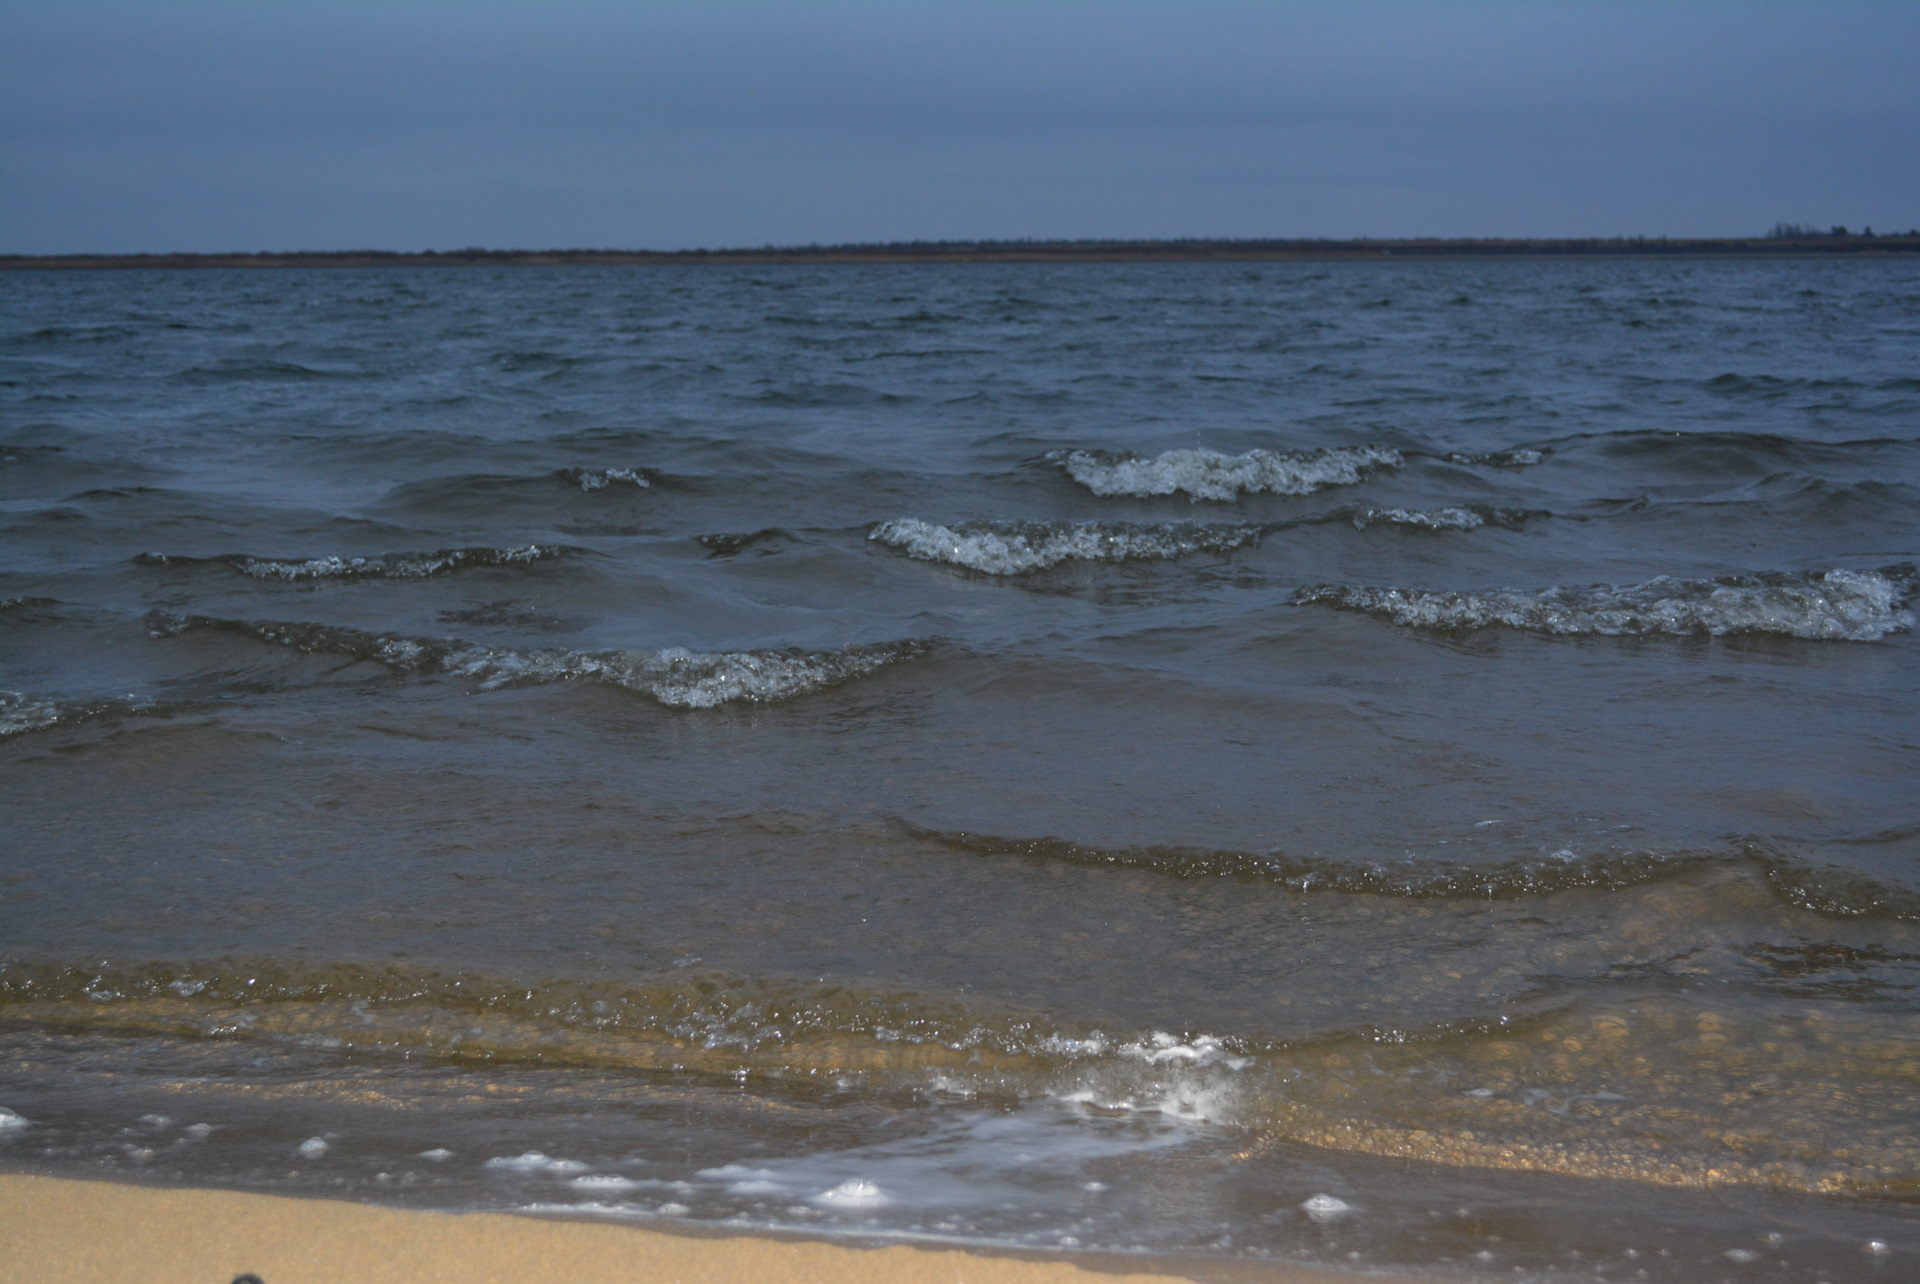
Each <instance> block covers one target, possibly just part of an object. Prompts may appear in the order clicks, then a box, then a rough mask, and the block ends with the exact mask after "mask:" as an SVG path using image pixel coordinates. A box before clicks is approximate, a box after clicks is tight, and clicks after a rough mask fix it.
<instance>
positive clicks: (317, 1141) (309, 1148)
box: [294, 1137, 332, 1159]
mask: <svg viewBox="0 0 1920 1284" xmlns="http://www.w3.org/2000/svg"><path fill="white" fill-rule="evenodd" d="M294 1149H295V1150H296V1151H297V1152H298V1153H299V1155H300V1157H301V1158H302V1159H318V1158H320V1156H322V1155H324V1154H326V1153H327V1151H328V1150H330V1149H332V1147H330V1146H328V1145H327V1139H326V1138H325V1137H309V1138H307V1139H306V1140H305V1141H303V1142H301V1143H300V1144H299V1145H298V1146H296V1147H294Z"/></svg>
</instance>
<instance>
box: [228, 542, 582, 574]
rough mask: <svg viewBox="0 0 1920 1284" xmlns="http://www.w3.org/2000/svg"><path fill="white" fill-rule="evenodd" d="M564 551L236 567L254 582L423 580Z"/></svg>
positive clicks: (531, 548) (258, 561)
mask: <svg viewBox="0 0 1920 1284" xmlns="http://www.w3.org/2000/svg"><path fill="white" fill-rule="evenodd" d="M562 551H563V550H561V549H557V548H550V547H549V548H543V547H541V546H540V545H538V544H529V545H527V546H526V547H525V548H452V549H444V550H442V551H440V552H436V553H387V554H383V555H381V556H378V557H340V556H329V557H309V558H306V559H305V560H303V561H297V562H278V561H270V560H267V559H265V558H254V557H248V558H242V559H240V560H239V561H237V562H236V563H235V565H236V566H237V567H238V568H239V569H240V571H241V572H242V573H244V574H247V575H251V576H252V577H253V578H255V579H257V580H335V579H367V578H385V579H399V580H411V579H426V578H427V577H429V576H433V575H440V574H444V573H445V572H447V571H455V570H459V569H460V568H462V567H466V566H518V565H525V564H527V563H530V562H537V561H541V560H543V559H545V558H550V557H558V556H559V555H560V554H561V552H562Z"/></svg>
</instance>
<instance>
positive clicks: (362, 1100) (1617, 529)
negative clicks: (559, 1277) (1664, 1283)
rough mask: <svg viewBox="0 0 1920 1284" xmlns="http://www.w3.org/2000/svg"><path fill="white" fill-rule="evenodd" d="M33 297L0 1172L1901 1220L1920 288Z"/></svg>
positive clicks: (1906, 1110) (1523, 1259)
mask: <svg viewBox="0 0 1920 1284" xmlns="http://www.w3.org/2000/svg"><path fill="white" fill-rule="evenodd" d="M0 300H4V319H3V320H0V405H3V406H4V436H3V437H0V443H3V445H0V690H3V691H4V694H0V833H4V835H5V842H4V856H0V958H3V959H4V963H3V965H0V1106H4V1107H5V1108H6V1109H7V1110H9V1111H11V1112H12V1113H11V1114H7V1115H0V1163H5V1164H6V1165H9V1166H11V1167H14V1168H16V1169H23V1170H28V1171H44V1172H56V1173H63V1174H72V1175H86V1174H94V1175H116V1176H125V1177H138V1178H141V1179H147V1180H163V1181H187V1182H199V1183H209V1184H217V1185H231V1186H240V1187H247V1188H257V1189H268V1190H291V1191H304V1192H325V1193H331V1194H339V1193H343V1192H345V1193H350V1194H352V1195H355V1196H357V1197H361V1198H365V1199H369V1200H376V1201H381V1202H393V1203H406V1204H416V1205H423V1206H434V1207H460V1208H468V1207H504V1208H540V1209H548V1210H576V1211H582V1212H588V1213H593V1214H597V1215H604V1216H610V1217H626V1218H632V1219H638V1220H645V1221H650V1222H658V1221H660V1220H661V1219H669V1220H671V1219H691V1220H693V1221H697V1222H707V1223H720V1224H725V1225H745V1226H760V1227H784V1228H800V1229H805V1230H809V1231H815V1232H824V1233H844V1234H858V1235H867V1236H903V1237H925V1238H928V1239H945V1240H950V1241H958V1242H986V1243H994V1244H1001V1245H1008V1246H1020V1247H1029V1248H1031V1247H1040V1248H1049V1247H1053V1248H1068V1249H1076V1248H1077V1249H1082V1250H1097V1249H1098V1250H1107V1249H1111V1250H1121V1251H1149V1252H1161V1253H1174V1254H1184V1255H1188V1256H1189V1257H1192V1256H1198V1257H1202V1258H1222V1259H1231V1258H1248V1257H1252V1258H1274V1259H1290V1260H1301V1261H1320V1262H1325V1263H1329V1264H1333V1265H1343V1266H1353V1267H1355V1268H1358V1269H1367V1268H1376V1267H1381V1266H1385V1265H1394V1264H1398V1265H1411V1266H1417V1267H1431V1268H1436V1269H1439V1270H1441V1271H1442V1272H1452V1273H1456V1274H1463V1275H1466V1276H1474V1275H1485V1276H1487V1277H1490V1278H1491V1277H1497V1278H1514V1277H1515V1272H1516V1271H1518V1272H1519V1273H1520V1274H1521V1275H1523V1276H1524V1275H1539V1274H1546V1273H1557V1274H1558V1275H1561V1276H1565V1277H1569V1278H1582V1277H1599V1278H1608V1279H1639V1278H1648V1279H1667V1280H1676V1281H1679V1280H1697V1279H1705V1278H1715V1279H1718V1278H1723V1277H1726V1278H1744V1277H1746V1276H1748V1275H1752V1276H1754V1277H1755V1278H1759V1277H1762V1276H1764V1277H1765V1278H1770V1279H1805V1280H1815V1279H1820V1280H1833V1281H1839V1280H1846V1279H1860V1280H1883V1279H1893V1278H1896V1277H1898V1276H1900V1275H1901V1274H1903V1273H1906V1272H1911V1271H1913V1270H1914V1269H1915V1267H1916V1263H1920V1207H1916V1202H1917V1201H1920V1106H1917V1105H1916V1101H1917V1100H1920V1096H1917V1088H1920V1002H1917V1001H1920V993H1917V992H1916V987H1917V986H1920V731H1917V730H1916V729H1920V663H1916V661H1917V659H1920V656H1917V655H1916V642H1915V637H1914V633H1913V626H1914V613H1915V596H1916V588H1917V587H1920V584H1917V581H1916V572H1915V567H1914V563H1915V560H1916V557H1920V508H1917V507H1916V500H1920V267H1916V266H1915V265H1912V264H1907V263H1900V262H1893V263H1869V262H1861V263H1800V262H1784V263H1766V264H1757V263H1756V264H1744V263H1715V264H1696V263H1517V262H1515V263H1486V264H1472V263H1450V264H1380V265H1377V266H1374V265H1357V264H1344V265H1335V266H1321V265H1311V264H1307V265H1286V266H1259V267H1251V268H1250V267H1247V266H1242V265H1181V266H1147V265H1143V266H1130V265H1104V266H1071V267H1050V266H991V267H990V266H968V267H946V268H936V267H891V268H874V269H859V268H820V269H815V268H752V269H732V268H691V269H647V268H636V269H551V270H546V269H531V268H522V269H511V270H506V271H498V272H496V271H491V270H486V269H478V268H476V269H464V270H459V271H432V270H412V271H405V270H402V271H391V272H379V271H344V270H343V271H316V272H279V271H274V272H267V271H261V272H253V273H246V272H240V273H222V272H204V273H192V274H188V273H181V274H175V275H167V274H135V273H125V274H111V273H98V274H94V273H72V274H46V275H34V276H28V275H24V274H18V275H13V276H10V277H8V278H6V279H5V280H3V281H0Z"/></svg>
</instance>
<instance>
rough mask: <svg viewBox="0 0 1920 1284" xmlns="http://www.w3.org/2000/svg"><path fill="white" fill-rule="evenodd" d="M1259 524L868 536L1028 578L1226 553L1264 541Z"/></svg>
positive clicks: (904, 526)
mask: <svg viewBox="0 0 1920 1284" xmlns="http://www.w3.org/2000/svg"><path fill="white" fill-rule="evenodd" d="M1261 534H1262V531H1261V530H1260V528H1258V527H1255V526H1199V525H1195V524H1193V523H1190V522H1186V523H1175V522H1169V523H1164V524H1161V525H1151V526H1133V525H1120V524H1102V523H1096V522H970V523H966V524H963V525H961V526H958V527H951V526H938V525H935V524H934V523H932V522H923V521H921V520H919V519H918V518H913V517H901V518H896V519H895V520H893V521H890V522H882V523H880V525H878V526H876V527H874V529H873V531H872V532H871V533H870V534H869V535H868V536H867V538H868V539H870V540H874V541H876V542H877V543H881V544H887V545H890V546H891V547H894V548H897V549H900V550H901V551H902V552H904V553H906V554H907V556H909V557H914V558H918V559H920V560H922V561H929V562H947V563H950V564H951V565H954V566H963V567H966V568H967V569H968V570H973V571H981V572H984V573H985V574H988V575H1025V574H1028V573H1029V572H1032V571H1042V570H1046V569H1048V568H1049V567H1053V566H1058V565H1059V564H1060V563H1061V562H1065V561H1070V560H1071V561H1092V562H1125V561H1131V560H1135V559H1163V558H1174V557H1184V556H1186V555H1187V554H1189V553H1198V552H1212V553H1224V552H1230V551H1232V550H1233V549H1236V548H1240V547H1243V546H1244V545H1247V544H1252V543H1255V542H1257V541H1258V540H1259V539H1260V537H1261Z"/></svg>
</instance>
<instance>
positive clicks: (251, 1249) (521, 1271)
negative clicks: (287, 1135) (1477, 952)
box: [0, 1176, 1383, 1284]
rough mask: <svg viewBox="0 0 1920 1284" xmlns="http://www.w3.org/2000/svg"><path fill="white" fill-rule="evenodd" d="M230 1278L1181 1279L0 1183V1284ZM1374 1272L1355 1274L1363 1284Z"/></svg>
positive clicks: (1246, 1271) (615, 1281)
mask: <svg viewBox="0 0 1920 1284" xmlns="http://www.w3.org/2000/svg"><path fill="white" fill-rule="evenodd" d="M1100 1265H1101V1266H1104V1263H1102V1264H1100ZM243 1273H251V1274H253V1275H256V1276H258V1277H259V1278H260V1280H261V1281H262V1284H532V1282H534V1281H565V1282H566V1284H602V1282H604V1284H629V1282H632V1284H640V1282H641V1281H645V1282H646V1284H748V1282H749V1281H751V1282H752V1284H770V1282H779V1281H794V1282H795V1284H813V1282H815V1281H818V1282H819V1284H829V1282H831V1284H882V1282H885V1284H1078V1282H1081V1281H1084V1282H1085V1284H1179V1281H1183V1280H1189V1279H1191V1278H1192V1277H1191V1276H1188V1275H1184V1274H1181V1275H1168V1274H1126V1273H1120V1272H1118V1271H1113V1270H1107V1269H1100V1268H1099V1267H1098V1266H1096V1267H1094V1268H1089V1267H1087V1266H1083V1265H1080V1264H1076V1263H1074V1262H1069V1261H1033V1260H1029V1259H1023V1258H1016V1257H995V1256H985V1255H980V1254H974V1253H967V1252H960V1251H956V1250H953V1249H924V1248H908V1247H898V1246H895V1247H888V1248H858V1247H850V1246H846V1245H841V1244H827V1243H820V1242H815V1241H795V1240H779V1239H768V1238H761V1237H756V1236H748V1235H740V1236H725V1237H707V1236H693V1235H673V1234H666V1233H663V1232H661V1231H654V1230H642V1229H638V1228H634V1227H628V1226H613V1225H607V1224H605V1223H596V1222H579V1221H553V1220H546V1219H541V1218H533V1217H519V1216H514V1215H512V1214H505V1213H424V1212H411V1211H403V1210H399V1209H392V1208H373V1207H369V1206H368V1205H365V1204H353V1203H346V1202H342V1201H338V1200H326V1199H288V1198H284V1197H281V1196H275V1195H250V1194H238V1193H235V1192H232V1191H218V1190H180V1189H162V1188H155V1187H148V1186H129V1185H120V1184H117V1183H113V1182H94V1181H62V1180H58V1179H55V1178H50V1177H12V1176H0V1281H4V1284H15V1282H16V1281H18V1282H19V1284H28V1282H31V1284H229V1281H231V1280H232V1279H234V1277H236V1276H238V1275H241V1274H243ZM1206 1274H1207V1275H1208V1276H1209V1277H1212V1278H1220V1279H1235V1280H1246V1281H1270V1282H1271V1284H1331V1281H1333V1280H1335V1279H1336V1278H1340V1277H1336V1276H1334V1275H1331V1274H1329V1273H1327V1272H1322V1271H1316V1270H1311V1269H1304V1268H1294V1267H1279V1266H1276V1267H1261V1266H1256V1265H1252V1264H1247V1265H1241V1264H1239V1263H1233V1264H1227V1263H1222V1264H1220V1269H1219V1270H1218V1271H1215V1270H1209V1271H1207V1272H1206ZM1345 1278H1347V1279H1348V1280H1349V1281H1351V1277H1345ZM1382 1278H1383V1277H1380V1276H1372V1275H1370V1276H1368V1279H1369V1281H1371V1282H1373V1284H1380V1282H1381V1281H1382Z"/></svg>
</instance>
